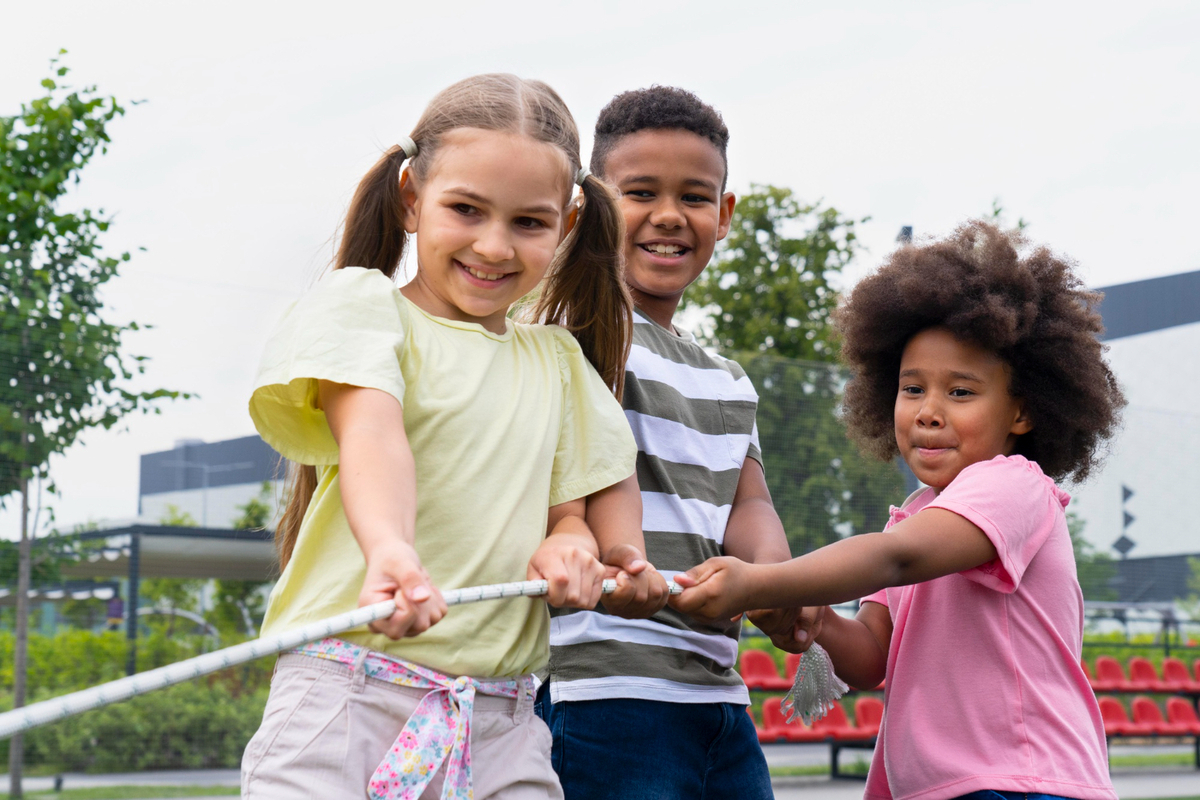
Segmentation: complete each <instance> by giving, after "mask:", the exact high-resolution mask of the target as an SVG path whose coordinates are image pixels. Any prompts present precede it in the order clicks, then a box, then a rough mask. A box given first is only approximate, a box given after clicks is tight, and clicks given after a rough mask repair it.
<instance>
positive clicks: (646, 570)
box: [601, 544, 670, 619]
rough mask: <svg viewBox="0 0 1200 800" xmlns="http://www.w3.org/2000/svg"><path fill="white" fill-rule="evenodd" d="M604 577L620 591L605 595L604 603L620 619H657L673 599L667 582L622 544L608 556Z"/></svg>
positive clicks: (650, 565)
mask: <svg viewBox="0 0 1200 800" xmlns="http://www.w3.org/2000/svg"><path fill="white" fill-rule="evenodd" d="M604 577H605V578H612V579H614V580H616V582H617V589H616V591H614V592H613V593H612V594H606V595H604V596H603V597H602V598H601V602H602V603H604V607H605V608H606V609H608V611H609V613H611V614H614V615H616V616H618V617H625V618H626V619H639V618H640V619H644V618H646V617H650V616H653V615H654V614H656V613H658V612H659V611H661V610H662V608H663V606H665V605H666V604H667V598H668V597H670V592H669V591H668V587H667V581H666V579H665V578H663V576H662V575H660V574H659V572H658V570H656V569H655V568H654V566H653V565H652V564H651V563H650V562H648V561H646V557H645V556H644V555H642V553H641V551H640V550H638V549H637V548H636V547H634V546H633V545H629V544H619V545H617V546H616V547H613V548H612V549H611V550H609V551H608V552H607V553H605V554H604Z"/></svg>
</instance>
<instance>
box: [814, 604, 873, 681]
mask: <svg viewBox="0 0 1200 800" xmlns="http://www.w3.org/2000/svg"><path fill="white" fill-rule="evenodd" d="M817 644H819V645H821V647H823V648H824V649H825V652H827V653H829V659H830V660H831V661H832V662H833V670H834V672H835V673H837V676H838V677H839V678H841V679H842V680H844V681H845V682H846V683H848V684H850V685H851V686H852V687H854V688H855V689H862V690H870V689H874V688H875V687H876V686H878V685H879V683H880V681H882V680H883V676H884V673H885V672H886V671H887V651H886V650H884V649H883V648H882V647H881V646H880V644H879V640H878V639H877V638H876V637H875V634H873V633H872V632H871V630H870V629H869V628H868V627H867V626H866V625H864V624H863V623H862V622H861V621H859V620H857V619H845V618H844V617H840V616H838V614H837V613H836V612H835V611H833V609H829V608H827V609H826V610H825V617H824V622H823V623H822V627H821V633H820V635H819V636H817Z"/></svg>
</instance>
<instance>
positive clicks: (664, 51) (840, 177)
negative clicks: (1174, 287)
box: [0, 0, 1200, 537]
mask: <svg viewBox="0 0 1200 800" xmlns="http://www.w3.org/2000/svg"><path fill="white" fill-rule="evenodd" d="M4 28H5V30H6V32H7V33H8V35H7V36H6V37H5V42H4V47H3V49H0V114H13V113H16V112H17V111H18V109H19V107H20V104H21V102H22V101H27V100H29V99H31V98H33V97H34V96H36V95H37V94H38V92H39V91H40V90H39V87H38V81H39V80H40V79H41V78H43V77H45V76H46V75H47V74H48V61H49V59H50V58H51V56H53V54H54V53H55V52H56V51H57V50H58V49H59V48H66V49H68V50H69V51H70V52H69V55H68V56H67V57H66V63H67V64H68V65H69V66H70V67H71V69H72V73H71V76H70V79H71V81H72V82H73V83H75V84H77V85H79V84H84V83H89V84H90V83H94V84H97V85H98V86H99V87H100V88H101V90H102V91H103V92H105V93H111V94H114V95H116V96H117V97H118V98H120V99H122V100H145V101H146V102H145V103H144V104H141V105H138V106H136V107H132V106H131V107H130V109H129V113H128V115H127V116H126V117H125V118H124V119H121V120H119V121H117V122H116V123H114V124H113V126H112V128H111V135H112V138H113V144H112V147H111V149H110V151H109V153H108V155H106V156H104V157H101V158H98V159H97V160H96V161H95V162H94V163H93V164H91V165H90V166H89V167H88V168H87V170H86V172H85V173H84V181H83V184H82V186H81V188H80V191H79V192H78V194H77V196H76V197H74V198H72V201H71V202H72V203H74V204H78V205H88V206H91V207H96V206H100V207H103V208H104V209H106V210H107V211H108V212H109V213H110V214H112V215H113V216H114V217H115V220H116V224H115V225H114V227H113V229H112V231H111V233H110V235H109V236H108V239H107V242H108V245H109V247H110V249H111V250H113V251H120V250H123V249H135V248H138V247H145V248H146V252H144V253H138V254H137V255H136V257H135V258H134V260H133V261H132V262H131V263H130V264H128V265H127V266H126V268H125V269H124V272H123V274H122V276H121V277H120V278H119V279H117V280H116V281H114V282H113V283H112V284H111V286H110V288H109V289H108V290H107V292H106V295H105V297H106V299H107V301H108V303H109V305H110V307H111V309H112V311H113V314H114V315H116V316H117V317H118V318H121V319H133V320H137V321H138V322H140V323H149V324H152V325H154V326H155V328H154V330H152V331H149V332H146V333H141V334H138V335H137V336H130V337H129V339H128V344H129V349H130V351H131V352H135V353H138V354H144V355H148V356H150V357H151V359H152V360H151V361H150V366H149V380H148V382H147V384H146V385H147V386H153V387H159V386H161V387H168V388H172V389H179V390H186V391H191V392H195V393H198V394H199V395H200V398H199V399H195V400H191V401H187V402H177V403H174V404H169V405H166V406H164V407H163V414H162V415H161V416H156V417H155V416H151V417H138V418H135V419H132V420H130V421H129V423H128V425H127V426H126V428H127V429H126V430H125V431H123V432H97V433H93V434H89V435H88V436H86V437H85V442H84V444H83V445H78V444H77V445H76V446H75V447H74V448H72V449H71V450H70V451H69V452H68V453H67V455H66V456H64V457H62V458H59V459H57V460H56V461H54V462H52V469H53V472H54V475H55V478H56V479H57V482H58V484H59V487H60V488H61V490H62V496H61V498H57V499H54V500H52V501H51V502H52V504H53V505H54V506H55V507H56V510H57V515H58V520H59V522H60V523H61V524H64V525H70V524H71V523H74V522H79V521H84V520H87V519H104V518H121V517H130V516H132V515H133V514H134V513H135V511H136V503H137V476H138V455H139V454H140V453H144V452H152V451H156V450H163V449H168V448H170V447H171V446H172V444H173V442H174V441H175V440H176V439H178V438H184V437H197V438H202V439H206V440H210V441H211V440H219V439H225V438H230V437H233V436H240V435H246V434H249V433H252V432H253V427H252V425H251V423H250V420H249V417H248V415H247V413H246V400H247V397H248V394H249V391H250V386H251V382H252V380H253V377H254V371H255V367H256V364H257V360H258V356H259V354H260V352H261V348H262V344H263V341H264V338H265V336H266V335H267V332H268V330H269V329H270V327H271V326H272V325H273V323H274V322H275V321H276V319H277V318H278V317H279V315H280V314H281V313H282V311H283V309H284V308H285V307H286V305H287V304H288V303H289V302H291V300H292V299H294V298H295V297H296V296H297V295H298V294H299V293H300V292H301V291H303V289H304V288H305V287H306V286H308V285H309V284H310V283H311V282H312V280H313V279H314V278H315V277H316V276H317V275H318V274H319V273H320V272H321V270H322V269H323V268H324V267H325V266H326V264H327V263H328V260H329V257H330V254H331V241H332V236H333V234H334V231H335V229H336V226H337V224H338V220H339V217H340V215H341V214H342V212H343V211H344V208H345V205H346V203H347V201H348V199H349V197H350V194H351V193H352V191H353V188H354V185H355V184H356V183H357V181H358V179H359V178H360V177H361V176H362V174H363V173H364V172H365V171H366V169H367V168H368V167H369V166H370V165H371V164H372V163H373V162H374V161H375V159H376V158H377V157H378V155H379V153H380V151H381V150H382V149H383V148H386V147H387V146H389V145H390V144H392V143H394V142H395V140H396V137H397V136H398V135H401V134H404V133H407V132H408V131H409V130H410V129H411V127H412V125H413V124H414V123H415V121H416V119H417V117H418V116H419V115H420V113H421V110H422V108H423V107H424V105H425V103H426V102H427V101H428V100H429V98H430V97H431V96H432V95H433V94H434V93H435V92H436V91H437V90H439V89H441V88H443V87H444V86H446V85H448V84H449V83H451V82H453V81H455V80H458V79H459V78H462V77H465V76H467V75H471V74H474V73H478V72H489V71H510V72H515V73H517V74H519V75H522V76H525V77H536V78H541V79H543V80H546V81H547V82H549V83H550V84H551V85H552V86H554V87H555V88H556V89H557V90H558V91H559V92H560V93H561V94H562V95H563V97H564V98H565V99H566V101H567V103H568V104H569V105H570V107H571V109H572V110H573V112H574V113H575V116H576V119H577V121H578V122H579V124H580V127H581V129H583V130H584V131H587V130H589V129H590V127H591V124H592V123H593V121H594V120H595V116H596V114H597V112H598V111H599V110H600V108H601V107H602V106H603V105H604V104H605V103H606V102H607V101H608V100H609V99H610V98H611V97H612V95H614V94H615V93H617V92H620V91H623V90H626V89H631V88H637V87H642V86H648V85H651V84H655V83H660V84H674V85H679V86H683V87H686V88H688V89H691V90H693V91H695V92H696V93H697V94H699V95H700V96H701V97H702V98H703V99H705V100H706V101H708V102H710V103H712V104H713V105H714V106H716V107H717V108H718V109H719V110H720V111H721V112H722V113H723V115H724V117H725V120H726V122H727V123H728V125H729V128H730V131H731V136H732V138H731V143H730V153H729V163H730V171H731V172H730V182H731V188H732V189H734V190H735V191H743V190H745V189H746V188H747V187H748V186H749V185H750V184H751V183H768V182H769V183H774V184H777V185H782V186H787V187H790V188H792V189H794V190H795V191H796V192H797V193H798V194H799V195H800V196H801V197H802V198H805V199H808V200H817V199H823V200H824V201H825V202H826V203H828V204H832V205H834V206H836V207H837V208H838V209H840V210H842V211H843V212H845V213H846V214H848V215H850V216H853V217H865V216H870V217H871V221H870V222H868V223H867V224H866V225H864V226H863V228H862V233H863V239H864V241H865V243H866V244H867V246H868V247H869V250H870V251H869V252H868V253H867V254H866V255H865V256H864V257H863V258H861V259H860V261H859V263H858V264H856V265H855V267H854V268H853V270H852V271H851V273H850V275H849V276H848V277H849V279H850V280H851V281H852V280H853V279H854V278H855V277H857V276H860V275H862V274H863V273H864V272H865V271H867V270H869V269H870V268H871V267H872V266H873V265H875V264H877V263H878V261H879V259H880V258H882V256H883V255H885V254H886V253H887V251H888V250H889V249H890V248H891V247H892V242H893V240H894V238H895V235H896V232H897V230H898V229H899V228H900V226H901V225H913V226H915V228H916V230H917V233H918V234H921V233H945V232H947V231H949V230H950V229H951V228H953V226H954V225H955V224H956V223H957V222H959V221H961V220H962V219H964V218H966V217H969V216H972V215H977V214H980V213H982V212H984V211H986V210H987V209H988V208H990V206H991V203H992V200H993V198H996V197H999V198H1001V200H1002V202H1003V204H1004V206H1005V207H1006V208H1007V209H1008V210H1009V211H1010V212H1011V215H1012V216H1013V217H1014V218H1015V217H1016V216H1018V215H1019V216H1021V217H1024V218H1025V219H1026V220H1028V221H1029V222H1030V223H1031V227H1030V228H1029V233H1030V235H1031V236H1032V237H1034V238H1035V239H1038V240H1040V241H1044V242H1046V243H1049V244H1050V245H1051V246H1053V247H1054V248H1055V249H1057V250H1060V251H1062V252H1065V253H1068V254H1070V255H1072V256H1074V257H1075V258H1077V259H1078V261H1079V262H1080V269H1081V272H1082V274H1083V276H1084V277H1085V279H1086V280H1087V281H1088V282H1089V283H1090V284H1092V285H1093V286H1103V285H1108V284H1113V283H1122V282H1126V281H1132V280H1138V279H1141V278H1147V277H1152V276H1157V275H1165V274H1172V273H1177V272H1186V271H1191V270H1195V269H1200V239H1198V237H1197V235H1196V230H1197V226H1196V217H1197V212H1198V211H1200V203H1198V201H1197V194H1196V193H1197V187H1200V148H1197V146H1196V143H1197V142H1200V104H1198V103H1197V102H1196V98H1197V97H1200V46H1198V45H1197V37H1196V32H1197V31H1198V30H1200V5H1197V4H1196V3H1188V2H1175V3H1171V2H1142V3H1128V2H1126V3H1101V2H1093V3H1086V4H1085V3H1081V2H1074V3H1055V2H1044V0H1043V1H1040V2H1005V3H963V2H953V3H951V2H921V3H905V4H899V3H894V2H863V3H854V4H836V5H835V4H832V3H822V4H815V3H804V2H786V3H784V2H780V3H753V2H745V3H732V2H726V3H716V2H689V3H684V2H673V3H657V2H647V0H639V1H638V2H606V3H588V4H568V3H537V2H523V3H512V2H507V3H505V2H499V3H497V2H494V1H493V2H487V3H476V2H459V3H454V4H445V3H422V4H420V5H418V4H416V3H412V2H391V3H352V2H351V3H339V4H336V5H335V4H332V3H326V4H318V3H304V2H290V3H286V4H285V3H272V4H266V3H260V4H254V3H246V2H244V1H243V2H237V3H214V2H208V3H203V4H199V3H197V4H177V3H162V2H154V3H121V2H113V3H104V4H99V3H95V2H61V1H60V2H57V3H54V4H52V5H48V4H37V3H22V4H16V3H6V4H5V9H4ZM585 139H586V140H587V141H588V142H589V143H590V137H589V136H585ZM16 526H17V522H16V516H15V514H13V513H11V512H0V535H3V536H6V537H12V536H14V535H15V533H16V530H17V527H16Z"/></svg>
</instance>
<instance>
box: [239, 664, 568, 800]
mask: <svg viewBox="0 0 1200 800" xmlns="http://www.w3.org/2000/svg"><path fill="white" fill-rule="evenodd" d="M364 652H365V651H364ZM427 692H428V690H426V689H414V688H410V687H407V686H397V685H396V684H393V683H387V682H386V681H381V680H377V679H375V678H369V677H367V676H366V674H365V673H364V672H363V670H362V668H361V666H359V667H356V668H353V669H352V668H350V667H347V666H345V665H344V664H340V663H338V662H336V661H325V660H322V659H319V658H313V657H312V656H302V655H296V654H285V655H282V656H280V657H279V664H278V666H276V668H275V677H274V678H273V679H272V680H271V693H270V696H269V697H268V698H267V708H266V710H265V711H264V712H263V721H262V725H261V726H260V727H259V729H258V732H257V733H255V734H254V737H253V738H252V739H251V740H250V743H249V744H248V745H246V752H245V753H244V754H243V755H242V797H243V798H262V800H293V799H295V800H299V798H321V800H329V799H330V798H342V797H360V798H361V797H366V796H367V782H368V781H369V780H370V779H371V776H372V775H373V774H374V773H375V768H376V767H378V766H379V763H380V762H381V761H382V760H383V757H384V756H385V755H386V754H387V752H388V750H390V749H391V747H392V744H393V743H394V742H395V741H396V737H397V736H399V735H400V730H401V729H402V728H403V727H404V723H405V721H406V720H408V718H409V716H410V715H411V714H412V713H413V711H414V710H415V709H416V707H417V703H419V702H420V701H421V698H422V697H424V696H425V695H426V694H427ZM471 775H472V779H473V781H474V787H475V797H476V798H478V800H486V799H487V798H494V799H495V800H534V799H535V798H536V800H547V798H550V800H561V798H562V796H563V794H562V788H561V787H560V786H559V783H558V776H557V775H555V774H554V769H553V767H552V766H551V764H550V730H549V729H548V728H547V727H546V724H545V723H544V722H542V721H541V720H540V719H538V717H537V715H536V714H534V712H533V701H532V700H530V699H529V698H527V697H524V696H522V697H521V698H518V699H516V700H512V699H509V698H507V697H490V696H487V695H483V694H476V695H475V712H474V714H473V715H472V718H471ZM441 791H442V770H439V771H438V774H437V775H436V776H434V779H433V781H432V782H431V783H430V784H429V786H427V787H426V788H425V791H424V792H423V793H422V794H421V798H422V800H426V799H428V800H437V798H438V797H439V796H440V795H441Z"/></svg>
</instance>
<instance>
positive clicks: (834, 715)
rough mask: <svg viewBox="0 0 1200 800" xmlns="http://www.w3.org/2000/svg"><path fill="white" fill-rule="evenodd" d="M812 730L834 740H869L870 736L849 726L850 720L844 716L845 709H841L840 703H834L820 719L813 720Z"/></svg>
mask: <svg viewBox="0 0 1200 800" xmlns="http://www.w3.org/2000/svg"><path fill="white" fill-rule="evenodd" d="M813 730H814V731H820V732H821V733H822V734H824V735H825V736H831V737H833V738H834V739H843V740H853V739H870V738H871V737H870V735H868V734H867V733H865V732H864V731H861V730H859V729H858V728H855V727H854V726H853V725H851V724H850V720H849V718H848V717H847V716H846V709H844V708H842V704H841V703H834V704H833V707H832V708H830V709H829V713H828V714H826V715H825V716H823V717H821V718H820V719H815V720H813Z"/></svg>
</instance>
